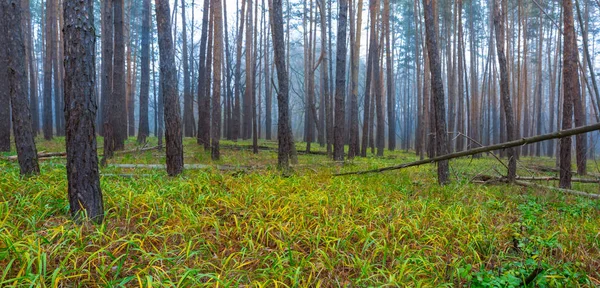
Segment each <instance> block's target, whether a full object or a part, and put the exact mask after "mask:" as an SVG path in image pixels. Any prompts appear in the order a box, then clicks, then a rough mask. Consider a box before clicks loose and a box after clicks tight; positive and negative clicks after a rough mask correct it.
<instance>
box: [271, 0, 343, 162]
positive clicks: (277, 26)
mask: <svg viewBox="0 0 600 288" xmlns="http://www.w3.org/2000/svg"><path fill="white" fill-rule="evenodd" d="M342 1H343V0H342ZM269 8H270V9H269V14H270V17H271V21H270V22H271V32H272V37H273V55H274V60H275V65H276V67H277V82H278V86H279V90H278V91H277V104H278V114H279V120H278V124H277V138H278V141H279V149H278V155H277V156H278V157H277V159H278V166H279V169H281V170H283V171H284V172H286V171H288V170H289V169H290V157H292V158H293V157H294V156H293V155H294V154H295V153H294V152H293V151H292V150H296V148H295V146H294V137H293V135H292V127H291V126H292V125H291V121H290V115H289V110H290V109H289V78H288V70H287V66H286V63H285V57H286V56H285V43H284V39H285V38H284V36H283V11H282V10H283V9H282V0H269ZM292 162H294V159H292Z"/></svg>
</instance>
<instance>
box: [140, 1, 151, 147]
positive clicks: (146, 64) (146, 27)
mask: <svg viewBox="0 0 600 288" xmlns="http://www.w3.org/2000/svg"><path fill="white" fill-rule="evenodd" d="M142 5H143V7H142V14H143V16H142V17H143V19H142V43H141V44H142V45H141V46H142V47H141V49H142V51H141V54H142V55H141V71H140V72H141V75H140V77H141V79H140V124H139V130H138V143H139V144H143V143H146V137H148V134H150V127H149V123H148V97H149V94H150V17H151V12H150V9H151V7H150V6H151V5H150V0H144V1H143V3H142Z"/></svg>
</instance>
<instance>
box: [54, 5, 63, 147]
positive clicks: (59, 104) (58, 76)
mask: <svg viewBox="0 0 600 288" xmlns="http://www.w3.org/2000/svg"><path fill="white" fill-rule="evenodd" d="M54 1H55V2H54V9H55V10H54V11H53V13H54V15H55V18H56V19H55V20H56V21H54V22H53V23H52V25H53V28H52V31H53V33H54V35H53V36H52V42H53V43H52V46H53V47H52V67H53V68H52V70H53V71H54V72H53V75H54V77H53V80H54V126H55V130H56V135H57V136H64V135H65V131H64V130H65V127H64V125H63V122H64V119H65V117H64V115H63V114H64V105H63V101H64V99H63V93H62V89H61V88H62V70H63V69H62V62H63V61H62V57H61V56H62V53H60V51H59V50H62V49H60V48H61V47H60V45H59V42H60V39H59V38H60V37H62V35H61V34H62V33H61V28H60V27H59V26H58V22H61V21H60V19H62V17H61V14H60V9H59V7H58V6H59V4H58V0H54Z"/></svg>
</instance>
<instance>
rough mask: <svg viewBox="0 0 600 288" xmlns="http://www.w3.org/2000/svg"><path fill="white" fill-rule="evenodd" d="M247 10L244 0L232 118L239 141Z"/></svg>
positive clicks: (232, 132)
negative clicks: (242, 65) (243, 44)
mask: <svg viewBox="0 0 600 288" xmlns="http://www.w3.org/2000/svg"><path fill="white" fill-rule="evenodd" d="M245 11H246V0H242V9H241V10H240V23H239V24H240V26H239V28H238V35H237V40H236V43H237V44H236V45H237V47H236V56H235V57H236V59H235V63H236V64H235V73H234V74H235V75H234V78H235V79H234V83H233V86H234V90H235V91H234V102H233V117H232V118H233V119H232V126H233V127H232V128H231V139H232V140H233V141H237V139H238V138H239V137H240V113H241V111H240V108H241V107H240V105H241V103H240V102H241V101H240V94H241V93H242V87H241V86H242V84H241V81H242V72H241V69H242V68H241V64H242V53H243V52H242V39H243V38H244V37H243V35H244V26H246V25H244V24H245V22H244V15H245V14H244V13H245Z"/></svg>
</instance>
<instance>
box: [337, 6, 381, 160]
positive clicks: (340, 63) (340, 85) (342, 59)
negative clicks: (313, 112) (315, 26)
mask: <svg viewBox="0 0 600 288" xmlns="http://www.w3.org/2000/svg"><path fill="white" fill-rule="evenodd" d="M373 1H376V0H373ZM338 15H339V16H338V33H337V48H336V61H335V62H336V66H335V110H336V111H335V128H334V132H333V133H334V135H333V159H334V160H336V161H343V160H344V129H345V127H344V126H345V120H346V118H345V115H344V113H345V111H344V109H345V107H346V104H345V98H346V95H345V94H346V51H347V46H346V26H347V21H348V1H347V0H340V2H339V14H338Z"/></svg>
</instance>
